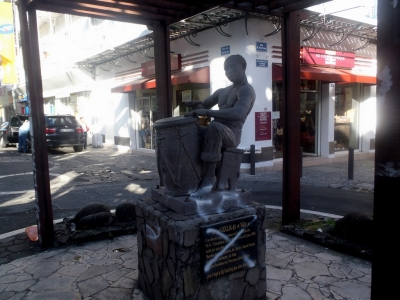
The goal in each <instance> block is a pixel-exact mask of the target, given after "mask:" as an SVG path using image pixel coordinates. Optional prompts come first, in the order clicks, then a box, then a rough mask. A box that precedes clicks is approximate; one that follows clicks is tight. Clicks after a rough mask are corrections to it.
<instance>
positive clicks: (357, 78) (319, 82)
mask: <svg viewBox="0 0 400 300" xmlns="http://www.w3.org/2000/svg"><path fill="white" fill-rule="evenodd" d="M355 61H356V56H355V54H354V53H353V52H339V51H331V50H329V51H328V50H325V49H319V48H309V47H302V48H301V64H302V65H301V67H300V79H301V85H300V91H299V101H300V112H299V123H300V137H299V138H300V145H301V147H302V149H303V155H305V156H321V147H323V146H324V145H321V142H322V141H321V135H323V134H325V132H324V133H323V132H321V124H322V123H324V122H326V120H327V119H332V120H333V123H332V124H328V126H329V127H330V128H329V130H328V131H333V141H330V145H329V148H330V151H329V154H333V153H334V152H337V151H343V150H348V149H349V148H353V149H359V147H360V137H361V134H360V132H359V130H360V124H359V120H360V111H361V108H360V105H361V103H362V102H363V100H364V99H365V95H364V93H363V91H364V88H365V87H368V86H371V85H375V84H376V78H375V76H373V75H371V74H368V73H367V72H355V71H353V70H352V69H353V68H354V66H355ZM272 78H273V101H272V102H273V117H272V118H273V136H274V139H273V146H274V158H281V157H282V149H283V148H282V141H283V134H284V131H283V128H282V126H281V124H282V123H283V122H282V121H281V120H280V116H281V115H283V114H282V109H283V107H282V103H283V102H282V97H283V94H282V66H281V65H280V64H273V66H272ZM324 85H329V87H331V88H333V87H334V95H333V94H331V95H330V94H329V93H328V94H323V93H322V89H323V86H324ZM329 97H333V98H334V106H332V107H331V108H330V109H328V110H323V109H322V106H321V104H322V103H324V102H325V103H328V102H329V100H330V99H329ZM328 106H329V105H328ZM331 115H332V116H334V117H333V118H332V116H331Z"/></svg>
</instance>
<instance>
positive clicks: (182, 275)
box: [136, 197, 266, 300]
mask: <svg viewBox="0 0 400 300" xmlns="http://www.w3.org/2000/svg"><path fill="white" fill-rule="evenodd" d="M265 214H266V211H265V207H264V206H263V205H261V204H258V203H256V202H252V204H251V205H247V206H245V207H241V208H238V209H236V210H230V211H227V212H218V213H210V214H206V215H199V214H198V215H190V216H184V215H181V214H179V213H177V212H175V211H173V210H171V209H170V208H168V207H166V206H164V205H163V204H161V203H159V202H158V201H154V200H153V199H151V197H149V198H144V199H140V200H139V201H138V202H137V205H136V216H137V226H138V232H137V239H138V254H139V257H138V259H139V264H138V265H139V278H138V281H139V287H140V289H141V290H142V291H143V292H144V293H145V294H146V295H147V296H148V297H149V298H150V299H152V300H166V299H174V300H175V299H193V300H217V299H229V300H253V299H266V296H265V295H266V267H265V242H266V236H265V223H266V222H265ZM249 218H250V219H253V220H255V221H254V223H253V225H254V226H253V229H254V230H253V231H252V232H249V231H248V230H247V231H248V235H252V236H253V238H254V241H255V240H256V244H255V246H253V247H254V249H253V250H254V260H253V264H250V265H251V266H249V265H247V266H246V264H245V263H244V264H243V265H242V266H241V267H240V266H239V267H238V269H240V270H239V271H233V268H232V267H230V265H227V267H226V268H224V270H222V271H221V272H219V273H218V272H217V273H216V272H214V273H212V272H210V273H204V270H205V267H204V266H205V260H206V255H204V253H205V252H204V249H205V248H204V247H205V245H204V244H205V243H204V228H209V227H211V228H213V226H216V228H223V229H222V230H221V233H223V232H224V231H225V230H229V229H228V228H227V227H229V225H228V226H225V227H218V223H222V224H227V223H228V224H229V223H230V222H231V223H232V224H236V223H237V222H238V221H237V220H240V219H249ZM235 222H236V223H235ZM234 226H236V225H234ZM226 233H227V232H225V234H226ZM226 236H228V235H225V237H226ZM232 236H233V234H231V235H230V238H231V240H233V237H232ZM236 237H237V236H236ZM211 240H213V239H211ZM208 241H209V240H208ZM209 245H210V244H209ZM251 245H253V243H251V244H249V246H251ZM239 247H240V246H239ZM213 248H214V249H211V248H210V249H211V250H212V251H214V250H218V248H217V247H214V246H213ZM219 249H221V248H219ZM219 251H220V250H219ZM232 251H233V250H232ZM227 252H229V251H227ZM230 253H231V254H230V255H231V256H233V257H238V259H239V257H240V255H237V253H246V252H245V251H244V252H240V251H239V252H237V253H233V252H230ZM224 255H227V254H226V253H225V254H224ZM233 261H236V259H234V260H233ZM235 269H236V268H235ZM212 270H216V268H215V269H212ZM207 274H208V275H211V274H214V275H215V276H214V275H213V276H208V278H207V279H206V275H207ZM226 274H227V275H226ZM214 277H215V278H214ZM210 278H211V279H210Z"/></svg>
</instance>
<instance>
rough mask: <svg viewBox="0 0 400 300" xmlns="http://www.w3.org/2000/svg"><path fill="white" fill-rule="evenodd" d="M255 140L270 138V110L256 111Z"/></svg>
mask: <svg viewBox="0 0 400 300" xmlns="http://www.w3.org/2000/svg"><path fill="white" fill-rule="evenodd" d="M255 114H256V118H255V120H256V141H264V140H270V139H271V112H270V111H267V112H256V113H255Z"/></svg>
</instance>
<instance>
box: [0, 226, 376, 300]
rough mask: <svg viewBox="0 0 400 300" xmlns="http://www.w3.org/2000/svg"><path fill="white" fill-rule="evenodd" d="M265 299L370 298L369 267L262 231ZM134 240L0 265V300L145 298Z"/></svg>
mask: <svg viewBox="0 0 400 300" xmlns="http://www.w3.org/2000/svg"><path fill="white" fill-rule="evenodd" d="M266 248H267V251H266V268H267V292H266V295H267V299H288V300H289V299H290V300H301V299H304V300H305V299H310V300H317V299H320V300H322V299H348V300H350V299H359V300H364V299H365V300H366V299H370V286H371V263H370V262H369V261H365V260H361V259H357V258H354V257H352V256H348V255H344V254H341V253H338V252H335V251H332V250H330V249H326V248H324V247H322V246H318V245H315V244H313V243H310V242H307V241H305V240H302V239H299V238H296V237H293V236H290V235H286V234H282V233H279V232H271V231H269V230H267V243H266ZM137 279H138V252H137V240H136V235H126V236H122V237H118V238H114V239H112V240H102V241H95V242H89V243H86V244H83V245H76V246H68V247H62V248H59V249H55V250H49V251H45V252H43V253H39V254H35V255H32V256H29V257H25V258H20V259H17V260H15V261H13V262H11V263H8V264H3V265H0V299H30V300H33V299H37V300H43V299H57V300H63V299H65V300H72V299H105V300H110V299H120V300H123V299H136V300H139V299H147V298H146V296H145V295H143V293H142V292H141V291H140V290H139V289H138V281H137Z"/></svg>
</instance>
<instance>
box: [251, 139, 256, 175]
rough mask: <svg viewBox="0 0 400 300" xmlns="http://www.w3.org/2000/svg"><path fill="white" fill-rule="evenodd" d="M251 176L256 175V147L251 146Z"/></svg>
mask: <svg viewBox="0 0 400 300" xmlns="http://www.w3.org/2000/svg"><path fill="white" fill-rule="evenodd" d="M250 175H256V146H255V145H250Z"/></svg>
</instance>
